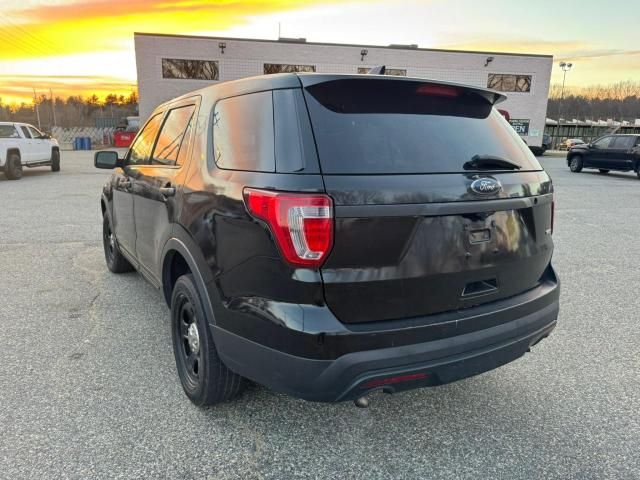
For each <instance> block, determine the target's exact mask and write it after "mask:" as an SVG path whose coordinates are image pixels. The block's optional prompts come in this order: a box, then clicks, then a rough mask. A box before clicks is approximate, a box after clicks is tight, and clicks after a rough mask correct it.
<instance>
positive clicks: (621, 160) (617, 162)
mask: <svg viewBox="0 0 640 480" xmlns="http://www.w3.org/2000/svg"><path fill="white" fill-rule="evenodd" d="M635 140H636V138H635V137H633V136H631V135H620V136H618V137H615V138H614V139H613V142H611V146H610V147H611V148H610V149H609V153H608V159H607V160H608V163H609V165H610V166H611V169H612V170H632V169H633V146H634V144H635Z"/></svg>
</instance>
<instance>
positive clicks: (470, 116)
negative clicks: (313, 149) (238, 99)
mask: <svg viewBox="0 0 640 480" xmlns="http://www.w3.org/2000/svg"><path fill="white" fill-rule="evenodd" d="M305 91H306V97H307V104H308V106H309V114H310V116H311V124H312V127H313V132H314V134H315V138H316V142H317V146H318V154H319V157H320V164H321V168H322V171H323V173H329V174H331V173H333V174H367V173H372V174H402V173H446V172H468V170H465V169H463V165H464V163H465V162H468V161H470V160H471V159H472V158H473V157H474V156H475V155H490V156H497V157H500V158H504V159H505V160H508V161H509V162H512V163H515V164H517V165H519V166H520V168H521V171H522V170H524V171H526V170H542V167H541V166H540V164H539V163H538V161H537V160H536V158H535V157H534V156H533V154H532V153H531V152H530V150H529V148H528V147H527V146H526V144H525V143H524V142H523V141H522V139H521V138H520V137H519V136H518V135H517V134H516V132H515V131H514V130H513V128H512V127H511V126H510V125H509V124H508V123H507V122H506V120H505V119H504V118H503V117H502V115H500V113H498V111H497V110H495V109H494V108H493V106H492V105H491V104H490V102H489V101H488V100H486V99H485V98H484V97H482V96H481V95H480V94H478V93H475V92H473V91H470V90H466V89H464V88H462V87H455V86H446V85H439V84H428V83H422V82H413V81H395V80H381V79H380V80H379V79H366V80H365V79H344V80H335V81H329V82H324V83H319V84H316V85H312V86H310V87H307V89H306V90H305Z"/></svg>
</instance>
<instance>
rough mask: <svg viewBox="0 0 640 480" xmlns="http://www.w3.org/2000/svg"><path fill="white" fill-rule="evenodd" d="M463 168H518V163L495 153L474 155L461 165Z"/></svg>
mask: <svg viewBox="0 0 640 480" xmlns="http://www.w3.org/2000/svg"><path fill="white" fill-rule="evenodd" d="M462 168H464V169H465V170H520V165H518V164H516V163H513V162H510V161H509V160H506V159H504V158H502V157H498V156H496V155H474V156H473V157H471V160H469V161H468V162H465V163H464V165H462Z"/></svg>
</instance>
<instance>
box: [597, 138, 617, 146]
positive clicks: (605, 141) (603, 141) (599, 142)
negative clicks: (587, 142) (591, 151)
mask: <svg viewBox="0 0 640 480" xmlns="http://www.w3.org/2000/svg"><path fill="white" fill-rule="evenodd" d="M612 138H613V137H602V138H600V139H598V140H596V141H595V142H593V145H594V146H595V147H597V148H609V145H610V144H611V139H612Z"/></svg>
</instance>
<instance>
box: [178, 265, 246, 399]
mask: <svg viewBox="0 0 640 480" xmlns="http://www.w3.org/2000/svg"><path fill="white" fill-rule="evenodd" d="M202 304H203V303H202V299H201V297H200V294H199V293H198V289H197V288H196V284H195V282H194V279H193V275H191V274H188V275H183V276H181V277H180V278H178V281H177V282H176V284H175V286H174V288H173V293H172V295H171V337H172V339H173V353H174V356H175V359H176V367H177V369H178V376H179V377H180V382H181V383H182V388H183V390H184V393H185V394H186V395H187V397H189V400H191V401H192V402H193V403H194V404H195V405H197V406H199V407H206V406H210V405H215V404H216V403H220V402H226V401H228V400H231V399H233V398H234V397H236V396H238V395H239V394H240V393H241V392H242V390H244V387H245V379H244V378H242V377H241V376H240V375H238V374H236V373H234V372H232V371H231V370H229V369H228V368H227V367H226V366H225V365H224V363H222V360H221V359H220V357H219V356H218V351H217V350H216V347H215V344H214V341H213V337H212V335H211V330H210V328H209V322H208V320H207V318H206V315H205V313H204V309H203V307H202Z"/></svg>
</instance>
